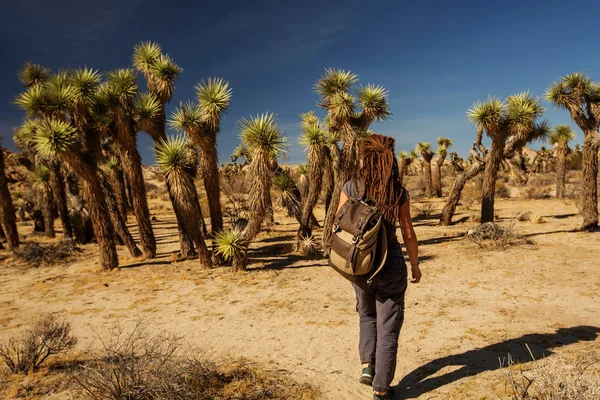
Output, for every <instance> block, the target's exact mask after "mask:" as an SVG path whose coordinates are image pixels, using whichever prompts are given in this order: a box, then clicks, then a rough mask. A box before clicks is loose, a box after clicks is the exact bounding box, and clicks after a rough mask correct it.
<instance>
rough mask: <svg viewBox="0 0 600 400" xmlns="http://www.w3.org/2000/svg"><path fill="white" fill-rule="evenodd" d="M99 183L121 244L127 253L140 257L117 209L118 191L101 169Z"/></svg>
mask: <svg viewBox="0 0 600 400" xmlns="http://www.w3.org/2000/svg"><path fill="white" fill-rule="evenodd" d="M113 171H115V169H113ZM98 174H99V178H100V183H101V184H102V187H103V189H104V193H105V195H106V203H107V205H108V208H109V210H110V215H111V219H112V223H113V226H114V229H115V232H116V233H117V235H118V237H119V239H121V241H122V242H123V244H124V245H125V246H126V247H127V250H129V253H130V254H131V255H132V256H133V257H140V256H141V255H142V252H141V251H140V249H138V247H137V245H136V244H135V241H134V240H133V236H131V232H129V228H127V224H126V222H125V218H124V215H123V214H122V213H121V210H119V202H118V197H117V195H118V193H117V192H116V191H115V190H114V186H111V184H110V183H109V181H110V180H109V178H108V177H107V176H106V175H105V174H104V172H102V171H98Z"/></svg>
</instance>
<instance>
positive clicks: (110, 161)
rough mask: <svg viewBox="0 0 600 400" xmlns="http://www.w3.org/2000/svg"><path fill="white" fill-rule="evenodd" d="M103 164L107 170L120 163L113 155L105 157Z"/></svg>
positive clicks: (116, 166)
mask: <svg viewBox="0 0 600 400" xmlns="http://www.w3.org/2000/svg"><path fill="white" fill-rule="evenodd" d="M105 165H106V168H107V169H108V170H113V169H116V168H118V167H119V165H120V163H119V159H118V158H117V157H115V156H110V157H108V158H107V159H106V163H105Z"/></svg>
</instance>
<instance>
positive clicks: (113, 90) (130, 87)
mask: <svg viewBox="0 0 600 400" xmlns="http://www.w3.org/2000/svg"><path fill="white" fill-rule="evenodd" d="M106 82H107V87H106V89H107V90H108V92H109V93H107V94H109V95H112V96H114V97H115V98H116V99H117V100H118V101H120V102H127V101H131V100H133V98H134V97H135V95H136V93H137V90H138V85H137V74H136V73H135V71H134V70H132V69H131V68H119V69H117V70H114V71H110V72H108V73H106Z"/></svg>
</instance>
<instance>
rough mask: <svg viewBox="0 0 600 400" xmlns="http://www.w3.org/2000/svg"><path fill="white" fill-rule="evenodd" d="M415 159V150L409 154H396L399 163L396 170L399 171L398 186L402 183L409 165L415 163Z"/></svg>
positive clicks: (404, 152)
mask: <svg viewBox="0 0 600 400" xmlns="http://www.w3.org/2000/svg"><path fill="white" fill-rule="evenodd" d="M416 158H417V152H416V151H415V150H413V151H411V152H410V153H407V152H406V151H403V152H401V153H400V154H398V160H399V161H400V162H399V163H398V169H399V171H398V173H399V175H400V184H403V183H404V175H406V170H407V169H408V167H409V166H410V164H412V163H413V161H415V159H416Z"/></svg>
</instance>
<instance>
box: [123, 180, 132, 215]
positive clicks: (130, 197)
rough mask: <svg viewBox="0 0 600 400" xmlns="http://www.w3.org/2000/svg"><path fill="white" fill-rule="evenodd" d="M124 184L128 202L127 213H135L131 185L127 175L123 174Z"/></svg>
mask: <svg viewBox="0 0 600 400" xmlns="http://www.w3.org/2000/svg"><path fill="white" fill-rule="evenodd" d="M123 184H124V185H125V199H126V200H127V203H126V204H127V212H133V200H132V196H131V185H130V184H129V182H128V181H127V175H125V174H123Z"/></svg>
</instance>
